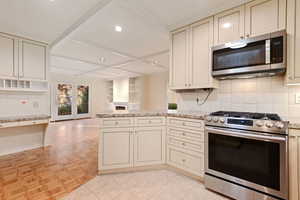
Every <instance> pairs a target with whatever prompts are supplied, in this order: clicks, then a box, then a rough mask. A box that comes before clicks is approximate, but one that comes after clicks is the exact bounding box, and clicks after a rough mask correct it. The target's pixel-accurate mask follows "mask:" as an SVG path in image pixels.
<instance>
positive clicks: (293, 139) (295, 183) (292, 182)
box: [289, 130, 300, 200]
mask: <svg viewBox="0 0 300 200" xmlns="http://www.w3.org/2000/svg"><path fill="white" fill-rule="evenodd" d="M294 132H296V131H294V130H292V131H290V133H289V134H290V138H289V173H290V174H289V177H290V178H289V188H290V191H289V194H290V198H289V199H290V200H299V199H300V193H299V192H300V180H299V179H300V171H299V169H300V168H299V167H300V133H294Z"/></svg>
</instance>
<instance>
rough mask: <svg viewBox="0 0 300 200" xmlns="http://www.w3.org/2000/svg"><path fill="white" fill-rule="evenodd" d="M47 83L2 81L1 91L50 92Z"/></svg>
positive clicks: (0, 82) (14, 80)
mask: <svg viewBox="0 0 300 200" xmlns="http://www.w3.org/2000/svg"><path fill="white" fill-rule="evenodd" d="M48 88H49V84H48V82H47V81H33V80H16V79H0V91H12V92H48Z"/></svg>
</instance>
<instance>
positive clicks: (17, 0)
mask: <svg viewBox="0 0 300 200" xmlns="http://www.w3.org/2000/svg"><path fill="white" fill-rule="evenodd" d="M246 1H248V0H184V1H183V0H177V1H174V0H163V1H161V0H76V1H74V0H54V1H53V2H51V1H50V0H1V1H0V25H1V31H3V32H8V33H12V34H16V35H21V36H24V37H28V38H32V39H35V40H40V41H45V42H48V43H50V44H52V45H53V48H52V51H51V71H53V72H57V73H64V74H69V75H77V76H82V75H86V76H93V77H95V76H96V77H99V78H105V79H114V78H119V77H123V76H127V77H134V76H140V75H143V74H151V73H155V72H163V71H167V70H168V66H169V58H168V57H169V54H168V48H169V31H170V30H171V29H174V28H177V27H179V26H182V25H184V24H186V23H190V22H193V21H195V20H197V19H200V18H203V17H206V16H209V15H212V14H214V13H216V12H218V11H221V10H224V9H228V8H231V7H233V6H236V5H240V4H242V3H244V2H246ZM115 25H119V26H122V28H123V31H122V32H121V33H118V32H115V30H114V26H115ZM101 60H102V61H101Z"/></svg>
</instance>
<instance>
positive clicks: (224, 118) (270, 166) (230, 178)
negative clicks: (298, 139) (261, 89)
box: [205, 111, 288, 200]
mask: <svg viewBox="0 0 300 200" xmlns="http://www.w3.org/2000/svg"><path fill="white" fill-rule="evenodd" d="M287 127H288V122H284V121H282V120H281V118H280V117H279V116H278V115H276V114H264V113H246V112H223V111H219V112H215V113H211V114H210V115H209V116H207V117H206V120H205V156H206V162H205V186H206V187H207V188H208V189H211V190H214V191H216V192H219V193H222V194H224V195H226V196H229V197H231V198H234V199H238V200H275V199H281V200H288V128H287Z"/></svg>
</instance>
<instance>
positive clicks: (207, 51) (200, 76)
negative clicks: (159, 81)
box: [189, 17, 214, 88]
mask: <svg viewBox="0 0 300 200" xmlns="http://www.w3.org/2000/svg"><path fill="white" fill-rule="evenodd" d="M213 42H214V41H213V17H211V18H208V19H205V20H202V21H200V22H198V23H195V24H193V25H191V42H190V47H191V50H190V52H191V54H190V56H191V57H190V59H191V65H190V66H191V67H190V73H189V74H190V78H189V80H190V83H191V86H190V88H208V87H212V83H213V79H212V76H211V47H212V46H213Z"/></svg>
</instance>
